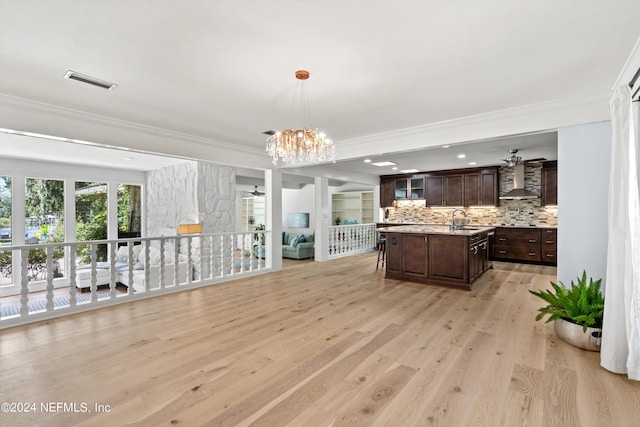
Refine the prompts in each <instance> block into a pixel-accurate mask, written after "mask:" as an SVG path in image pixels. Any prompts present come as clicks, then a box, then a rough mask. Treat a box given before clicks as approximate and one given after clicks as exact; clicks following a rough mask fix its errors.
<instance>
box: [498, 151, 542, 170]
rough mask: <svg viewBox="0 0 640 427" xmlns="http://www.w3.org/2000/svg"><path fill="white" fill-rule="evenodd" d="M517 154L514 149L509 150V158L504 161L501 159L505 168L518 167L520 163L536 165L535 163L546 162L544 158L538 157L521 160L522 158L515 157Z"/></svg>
mask: <svg viewBox="0 0 640 427" xmlns="http://www.w3.org/2000/svg"><path fill="white" fill-rule="evenodd" d="M517 153H518V150H517V149H515V148H514V149H511V150H509V154H511V156H510V157H507V158H506V159H502V161H503V162H505V163H506V165H507V166H516V165H518V164H520V163H536V162H543V161H545V160H547V159H545V158H544V157H538V158H536V159H528V160H522V157H520V156H516V154H517Z"/></svg>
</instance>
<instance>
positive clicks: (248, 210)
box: [241, 197, 266, 231]
mask: <svg viewBox="0 0 640 427" xmlns="http://www.w3.org/2000/svg"><path fill="white" fill-rule="evenodd" d="M249 218H253V220H254V222H253V224H250V223H249ZM265 219H266V217H265V202H264V197H243V198H242V226H241V231H253V230H254V229H255V227H256V226H257V225H258V224H264V223H265Z"/></svg>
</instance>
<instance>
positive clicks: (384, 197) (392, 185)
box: [380, 179, 396, 208]
mask: <svg viewBox="0 0 640 427" xmlns="http://www.w3.org/2000/svg"><path fill="white" fill-rule="evenodd" d="M395 191H396V180H395V179H392V180H383V181H380V206H381V207H383V208H388V207H390V206H393V201H394V200H395Z"/></svg>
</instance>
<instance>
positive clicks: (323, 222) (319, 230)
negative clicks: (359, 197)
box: [314, 177, 331, 261]
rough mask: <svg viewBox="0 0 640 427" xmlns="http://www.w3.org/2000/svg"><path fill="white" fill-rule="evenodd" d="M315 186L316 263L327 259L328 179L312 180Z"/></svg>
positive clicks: (329, 218)
mask: <svg viewBox="0 0 640 427" xmlns="http://www.w3.org/2000/svg"><path fill="white" fill-rule="evenodd" d="M314 181H315V185H316V215H315V217H316V223H315V233H316V238H315V245H314V254H315V260H316V261H326V260H327V259H329V235H328V233H329V221H330V220H331V213H330V212H329V179H328V178H324V177H315V178H314Z"/></svg>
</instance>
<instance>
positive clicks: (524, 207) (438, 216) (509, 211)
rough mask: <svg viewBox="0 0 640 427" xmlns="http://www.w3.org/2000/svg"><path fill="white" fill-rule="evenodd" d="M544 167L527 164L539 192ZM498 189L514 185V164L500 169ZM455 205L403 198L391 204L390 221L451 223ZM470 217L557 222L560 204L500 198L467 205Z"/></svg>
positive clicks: (528, 180) (532, 187)
mask: <svg viewBox="0 0 640 427" xmlns="http://www.w3.org/2000/svg"><path fill="white" fill-rule="evenodd" d="M541 169H542V166H541V165H539V164H535V163H532V164H527V165H525V185H524V188H525V189H526V190H529V191H532V192H533V193H536V194H540V190H541V188H542V184H541V177H542V174H541ZM498 175H499V184H498V188H499V192H498V194H504V193H506V192H507V191H510V190H512V189H513V168H512V167H508V166H503V167H501V168H500V170H499V172H498ZM454 209H455V208H446V207H432V208H428V207H426V206H425V202H424V201H417V200H416V201H401V202H399V206H398V207H397V208H389V222H403V221H404V222H412V223H428V224H450V223H451V214H452V213H453V210H454ZM464 210H465V211H466V212H467V218H468V219H469V220H470V221H471V222H472V223H474V224H487V225H517V226H529V225H535V226H553V227H555V226H557V225H558V208H557V207H555V206H541V205H540V199H527V200H499V206H497V207H474V208H464Z"/></svg>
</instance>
